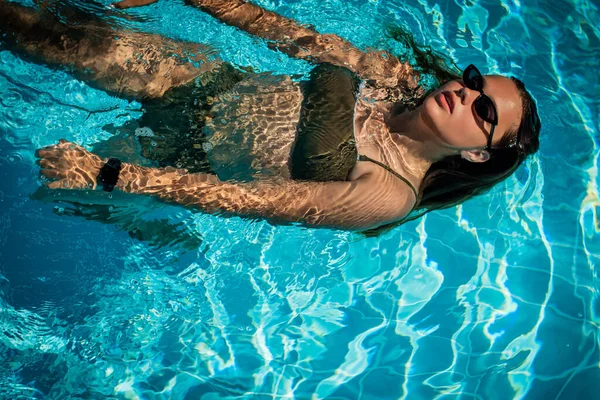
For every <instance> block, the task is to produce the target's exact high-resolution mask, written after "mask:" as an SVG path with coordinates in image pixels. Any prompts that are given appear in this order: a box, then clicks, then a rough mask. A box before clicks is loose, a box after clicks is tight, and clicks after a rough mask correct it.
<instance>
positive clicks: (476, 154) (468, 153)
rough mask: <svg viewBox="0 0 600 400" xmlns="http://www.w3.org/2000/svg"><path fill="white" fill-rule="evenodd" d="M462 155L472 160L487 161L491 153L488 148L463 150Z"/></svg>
mask: <svg viewBox="0 0 600 400" xmlns="http://www.w3.org/2000/svg"><path fill="white" fill-rule="evenodd" d="M460 156H461V157H462V158H464V159H465V160H467V161H470V162H486V161H487V160H489V159H490V153H489V152H488V151H487V150H463V151H461V152H460Z"/></svg>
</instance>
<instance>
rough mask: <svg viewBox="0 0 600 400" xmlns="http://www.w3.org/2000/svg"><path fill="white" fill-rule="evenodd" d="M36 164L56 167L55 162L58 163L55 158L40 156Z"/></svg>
mask: <svg viewBox="0 0 600 400" xmlns="http://www.w3.org/2000/svg"><path fill="white" fill-rule="evenodd" d="M36 164H37V165H39V166H40V167H42V168H56V167H57V164H58V160H57V159H49V158H42V159H40V160H37V161H36Z"/></svg>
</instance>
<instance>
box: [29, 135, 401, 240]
mask: <svg viewBox="0 0 600 400" xmlns="http://www.w3.org/2000/svg"><path fill="white" fill-rule="evenodd" d="M37 156H38V157H39V158H40V160H39V162H38V163H39V165H40V166H41V168H42V170H41V174H42V175H43V176H45V177H46V178H48V179H49V180H47V181H46V182H45V184H46V185H47V186H48V187H49V188H51V189H94V188H96V177H97V176H98V174H99V172H100V168H101V167H102V165H103V160H101V159H100V158H99V157H98V156H96V155H95V154H92V153H90V152H88V151H87V150H85V149H84V148H82V147H80V146H77V145H74V144H72V143H69V142H67V141H64V140H61V141H60V143H59V144H57V145H53V146H48V147H45V148H43V149H40V150H38V152H37ZM186 172H187V171H185V170H181V169H175V168H164V169H158V168H145V167H139V166H135V165H132V164H126V163H124V164H123V166H122V169H121V173H120V178H119V180H118V182H117V188H118V189H120V190H122V191H123V192H126V193H135V194H145V195H151V196H155V197H158V198H160V199H162V200H164V201H168V202H174V203H178V204H181V205H184V206H190V207H195V208H198V209H200V210H202V211H205V212H209V213H219V214H234V215H242V216H247V217H258V218H266V219H269V220H274V221H279V222H281V221H286V222H301V223H304V224H307V225H318V226H327V227H332V228H341V229H349V230H351V229H354V230H364V229H370V228H375V227H377V226H380V225H383V224H386V223H390V222H394V221H396V220H398V219H400V218H402V217H403V216H404V215H406V213H408V212H409V211H410V206H411V205H412V204H411V202H412V198H411V197H410V196H411V195H410V194H408V191H407V190H406V188H404V186H398V183H397V182H395V181H394V180H390V179H391V178H388V176H387V175H388V174H379V175H377V174H367V175H364V176H362V177H361V178H359V179H356V180H353V181H344V182H300V181H293V180H281V181H278V182H276V181H255V182H250V183H229V182H221V181H219V180H218V179H217V178H216V177H215V176H214V175H207V174H188V173H186ZM399 188H400V189H399Z"/></svg>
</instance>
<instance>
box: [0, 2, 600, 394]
mask: <svg viewBox="0 0 600 400" xmlns="http://www.w3.org/2000/svg"><path fill="white" fill-rule="evenodd" d="M255 2H256V3H257V4H260V5H262V6H264V7H267V8H269V9H271V10H274V11H276V12H279V13H281V14H283V15H286V16H291V17H294V18H296V19H297V20H298V21H300V22H302V23H304V24H311V25H313V26H315V27H316V28H317V29H318V30H319V31H322V32H330V33H336V34H338V35H340V36H342V37H344V38H347V39H349V40H350V41H352V42H353V43H355V44H356V45H358V46H360V47H367V46H370V47H375V48H381V49H389V50H392V51H400V50H401V49H400V47H399V46H400V45H399V44H398V43H395V42H394V41H393V40H392V39H390V38H389V36H387V35H386V32H387V30H388V29H389V27H390V26H394V25H403V26H406V27H407V28H408V29H409V30H410V31H412V32H413V33H414V35H415V37H416V39H417V40H418V41H419V42H420V43H424V44H428V45H431V46H432V47H433V48H434V49H436V50H438V51H440V52H442V53H444V54H447V55H448V56H449V57H451V58H452V59H453V60H454V61H455V62H456V63H457V64H458V65H459V66H460V67H465V66H466V65H468V64H470V63H474V64H476V65H477V66H478V67H479V68H480V70H482V72H484V73H501V74H507V75H515V76H518V77H519V78H521V79H522V80H523V81H524V82H525V84H526V85H527V87H528V89H529V90H530V91H531V92H532V94H533V95H534V97H535V98H536V99H537V101H538V106H539V109H540V116H541V118H542V123H543V131H542V136H541V148H540V152H539V154H538V155H536V156H535V157H534V158H532V159H530V160H529V161H528V162H527V163H526V164H525V165H524V166H522V167H521V168H520V169H519V170H518V172H517V173H516V174H515V175H514V176H513V177H511V178H510V179H508V180H507V181H506V182H505V183H503V184H501V185H498V186H497V187H496V188H494V189H493V190H492V191H491V192H490V193H489V194H487V195H485V196H482V197H479V198H476V199H473V200H471V201H468V202H466V203H465V204H463V205H461V206H459V207H456V208H452V209H449V210H445V211H440V212H434V213H431V214H429V215H427V216H426V217H424V218H422V219H420V220H418V221H414V222H411V223H408V224H405V225H403V226H400V227H398V228H395V229H394V230H392V231H391V232H389V233H387V234H385V235H383V236H380V237H377V238H368V239H365V238H361V237H359V236H357V235H355V234H352V233H348V232H340V231H333V230H325V229H318V230H316V229H307V228H302V227H298V226H274V225H271V224H269V223H267V222H264V221H249V220H245V219H242V218H224V217H218V216H212V215H207V214H202V213H197V212H192V211H190V210H186V209H184V208H181V207H176V206H171V205H166V204H160V203H158V202H155V201H153V200H152V199H149V198H145V197H140V196H138V197H133V198H130V199H129V202H120V203H119V204H120V205H119V206H113V205H111V201H110V200H111V199H110V198H108V197H106V198H105V199H104V206H102V207H88V205H87V204H85V203H86V202H85V199H84V200H81V198H79V202H80V203H81V205H80V206H75V205H73V204H72V203H70V202H68V201H66V202H60V201H58V200H60V199H58V198H56V197H55V196H53V195H52V194H49V193H47V192H43V191H41V190H40V189H39V187H40V182H39V180H38V172H39V170H38V168H37V166H36V165H35V157H34V151H35V149H37V148H39V147H42V146H46V145H50V144H53V143H55V142H57V141H58V139H60V138H65V139H67V140H71V141H74V142H77V143H79V144H82V145H84V146H87V147H88V148H90V147H91V145H93V144H94V143H97V142H98V141H102V140H106V139H107V138H109V137H110V136H111V135H112V134H113V133H114V130H115V129H118V127H119V126H122V125H123V124H125V123H126V122H127V121H131V120H134V119H136V118H139V117H140V113H139V112H138V111H136V109H139V104H137V103H135V102H131V103H130V102H127V101H125V100H120V99H117V98H114V97H111V96H109V95H108V94H106V93H104V92H101V91H98V90H95V89H92V88H91V87H89V86H87V85H86V84H85V83H82V82H80V81H78V80H75V79H74V78H72V77H71V76H70V75H68V74H67V73H66V72H57V71H54V70H51V69H48V68H46V67H44V66H40V65H36V64H32V63H29V62H27V61H24V60H22V59H20V58H18V57H16V56H15V55H13V54H12V53H10V52H8V51H5V50H4V51H0V249H1V250H0V398H2V399H67V398H68V399H110V398H114V399H199V398H202V399H227V398H228V399H234V398H235V399H238V398H245V399H262V398H265V399H267V398H284V399H308V398H315V399H319V398H329V399H358V398H360V399H398V398H405V399H434V398H438V399H451V398H461V399H471V398H477V399H512V398H518V399H520V398H525V399H542V398H543V399H547V398H550V399H592V398H598V397H597V396H598V393H599V391H600V337H599V330H598V327H599V323H600V296H599V289H600V284H599V280H598V273H599V268H600V267H599V260H600V240H599V239H600V236H599V231H600V223H599V216H598V212H599V207H600V200H599V197H598V164H599V116H600V100H599V98H598V93H600V82H599V81H600V79H599V75H598V72H597V71H598V60H599V59H600V27H599V26H600V24H599V22H600V11H599V7H598V4H597V3H594V2H592V1H587V0H567V1H561V2H555V1H528V2H527V4H526V3H525V2H520V1H517V0H502V1H498V0H485V1H484V0H474V1H462V0H457V1H446V0H443V1H442V0H437V1H434V0H418V1H416V0H408V1H399V0H394V1H388V0H326V1H317V0H280V1H267V0H260V1H259V0H257V1H255ZM24 3H25V4H30V3H32V2H24ZM103 3H104V4H108V3H109V1H103ZM127 14H128V15H133V16H135V17H136V18H135V19H133V20H122V19H117V20H118V21H120V22H119V23H122V24H125V25H128V26H129V27H131V28H135V29H142V30H145V31H150V32H154V33H159V34H163V35H166V36H169V37H172V38H176V39H182V40H189V41H194V42H200V43H208V44H211V45H213V46H214V47H215V48H216V49H217V50H218V54H219V56H220V57H222V58H223V59H225V60H227V61H230V62H232V63H234V64H236V65H241V66H250V67H252V68H254V69H255V70H257V71H271V72H274V73H277V74H299V75H303V74H306V73H307V72H308V71H309V70H310V65H309V64H308V63H306V62H304V61H299V60H292V59H289V58H287V57H286V56H284V55H283V54H281V53H275V52H272V51H270V50H269V49H268V48H267V45H266V44H265V43H264V42H263V41H261V40H260V39H257V38H254V37H251V36H249V35H247V34H245V33H243V32H240V31H238V30H236V29H234V28H231V27H228V26H225V25H223V24H221V23H219V22H217V21H216V20H214V19H212V18H211V17H209V16H208V15H206V14H204V13H202V12H200V11H199V10H196V9H193V8H191V7H186V6H184V5H183V2H181V1H166V0H162V1H160V2H158V3H157V4H155V5H152V6H148V7H145V8H140V9H137V10H132V11H128V12H127ZM115 196H118V194H115ZM65 200H68V198H67V199H65ZM107 212H108V213H109V215H110V218H106V213H107Z"/></svg>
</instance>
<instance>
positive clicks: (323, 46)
mask: <svg viewBox="0 0 600 400" xmlns="http://www.w3.org/2000/svg"><path fill="white" fill-rule="evenodd" d="M156 1H157V0H125V1H122V2H119V3H116V4H115V6H117V7H119V8H128V7H136V6H140V5H145V4H151V3H155V2H156ZM186 2H187V3H190V4H192V5H195V6H197V7H199V8H200V9H201V10H202V11H204V12H206V13H208V14H210V15H212V16H213V17H215V18H217V19H219V20H220V21H222V22H224V23H226V24H228V25H232V26H235V27H237V28H240V29H242V30H244V31H246V32H248V33H250V34H252V35H256V36H259V37H261V38H263V39H266V40H269V41H270V45H271V46H272V47H274V48H277V49H279V50H280V51H282V52H283V53H285V54H287V55H289V56H291V57H296V58H301V59H305V60H309V61H312V62H315V63H329V64H333V65H338V66H342V67H345V68H348V69H350V70H351V71H353V72H355V73H356V74H358V75H359V76H361V77H362V78H363V79H367V80H373V81H375V82H376V85H377V86H382V87H396V86H398V85H407V86H408V87H409V88H411V89H414V88H416V87H417V84H418V75H417V74H416V72H415V71H414V70H413V68H412V67H411V66H410V65H409V64H408V63H406V62H401V61H400V60H399V59H398V58H396V57H394V56H393V55H391V54H389V53H387V52H383V51H377V52H375V51H370V52H365V51H363V50H361V49H359V48H357V47H355V46H353V45H352V44H350V43H349V42H348V41H346V40H344V39H342V38H340V37H339V36H337V35H331V34H320V33H318V32H316V31H315V30H314V29H312V28H310V27H307V26H303V25H300V24H299V23H297V22H296V21H294V20H293V19H290V18H286V17H283V16H281V15H279V14H276V13H274V12H272V11H268V10H265V9H264V8H262V7H259V6H257V5H255V4H252V3H249V2H247V1H245V0H186Z"/></svg>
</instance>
